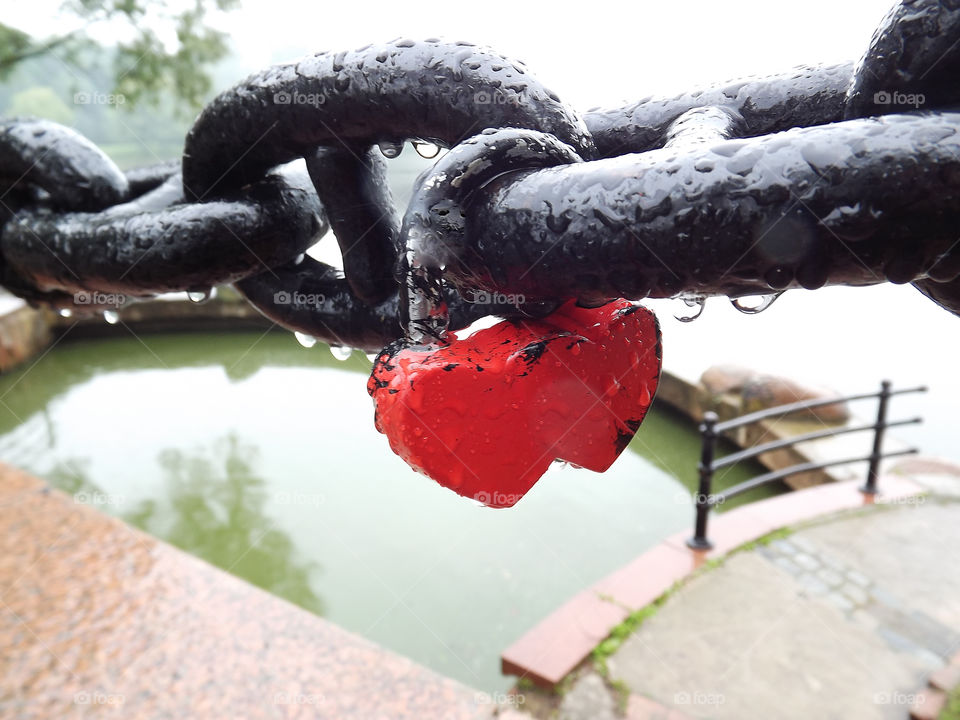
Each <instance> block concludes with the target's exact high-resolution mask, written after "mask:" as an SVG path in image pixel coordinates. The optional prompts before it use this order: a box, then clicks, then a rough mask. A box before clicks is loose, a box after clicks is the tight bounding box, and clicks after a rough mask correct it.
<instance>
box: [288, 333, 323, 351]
mask: <svg viewBox="0 0 960 720" xmlns="http://www.w3.org/2000/svg"><path fill="white" fill-rule="evenodd" d="M293 336H294V337H295V338H296V339H297V342H298V343H300V344H301V345H303V346H304V347H305V348H312V347H313V346H314V345H316V344H317V339H316V338H315V337H314V336H313V335H307V334H306V333H302V332H295V333H294V334H293Z"/></svg>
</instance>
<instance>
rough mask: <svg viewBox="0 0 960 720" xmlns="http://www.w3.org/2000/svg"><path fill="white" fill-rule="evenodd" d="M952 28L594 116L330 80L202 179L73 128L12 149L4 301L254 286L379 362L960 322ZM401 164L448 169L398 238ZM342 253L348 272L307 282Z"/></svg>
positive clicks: (238, 119) (248, 92)
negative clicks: (833, 306)
mask: <svg viewBox="0 0 960 720" xmlns="http://www.w3.org/2000/svg"><path fill="white" fill-rule="evenodd" d="M954 5H955V3H941V2H935V1H933V0H913V1H912V2H909V3H908V2H903V3H901V4H898V5H897V6H895V7H894V8H893V9H892V10H891V12H890V13H889V14H888V16H887V17H886V18H885V19H884V21H883V22H882V24H881V26H880V27H879V28H878V29H877V31H876V33H875V34H874V37H873V39H872V41H871V44H870V46H869V48H868V49H867V52H866V53H865V55H864V57H863V58H862V60H861V61H860V63H859V64H857V65H856V66H853V65H850V64H846V65H835V66H826V67H810V68H800V69H797V70H795V71H792V72H790V73H787V74H783V75H776V76H771V77H764V78H752V79H747V80H743V81H739V82H734V83H727V84H723V85H720V86H716V87H713V88H707V89H705V90H701V91H697V92H691V93H685V94H683V95H680V96H677V97H674V98H666V99H646V100H643V101H640V102H638V103H634V104H631V105H627V106H624V107H620V108H613V109H608V110H593V111H590V112H587V113H585V114H579V113H577V112H576V111H575V110H573V109H572V108H570V107H569V106H568V105H566V104H564V103H563V102H561V100H560V99H559V98H558V97H557V96H556V95H555V94H554V93H552V92H551V91H550V90H548V89H547V88H545V87H544V86H543V85H541V84H540V83H539V82H538V81H537V80H536V79H535V78H533V77H532V76H531V75H530V73H529V71H528V70H527V69H526V68H525V67H524V66H523V65H522V64H521V63H518V62H516V61H513V60H510V59H508V58H505V57H503V56H501V55H499V54H497V53H496V52H494V51H492V50H489V49H486V48H482V47H477V46H474V45H471V44H469V43H444V42H441V41H439V40H427V41H423V42H414V41H407V40H401V41H395V42H392V43H389V44H385V45H371V46H368V47H365V48H362V49H360V50H356V51H352V52H343V53H319V54H317V55H314V56H311V57H308V58H306V59H304V60H301V61H299V62H297V63H291V64H286V65H280V66H275V67H271V68H268V69H266V70H264V71H263V72H261V73H258V74H256V75H253V76H251V77H250V78H248V79H247V80H245V81H244V82H242V83H240V84H239V85H237V86H236V87H234V88H232V89H230V90H228V91H226V92H224V93H222V94H221V95H220V96H218V97H217V98H216V99H215V100H213V102H211V103H210V104H209V105H208V106H207V107H206V108H205V109H204V110H203V112H202V113H201V114H200V116H199V117H198V119H197V121H196V122H195V124H194V126H193V127H192V129H191V130H190V131H189V133H188V135H187V137H186V141H185V146H184V152H183V157H182V162H181V163H164V164H160V165H157V166H152V167H148V168H140V169H137V170H133V171H130V172H128V173H126V174H124V173H122V172H121V171H120V170H118V169H117V167H116V166H115V165H114V163H113V162H112V161H111V160H110V159H109V158H108V157H107V156H106V155H105V154H104V153H103V152H102V151H100V150H99V149H98V148H97V147H96V146H95V145H93V144H92V143H91V142H90V141H88V140H87V139H86V138H84V137H82V136H80V135H79V134H77V133H75V132H74V131H72V130H70V129H68V128H65V127H63V126H60V125H58V124H56V123H53V122H49V121H44V120H32V119H13V120H5V121H0V256H2V257H0V284H2V285H3V286H5V287H6V288H7V289H9V290H10V291H11V292H13V293H14V294H16V295H19V296H20V297H23V298H25V299H27V300H28V301H30V302H31V303H34V304H43V305H49V306H53V307H57V308H63V309H71V310H75V309H77V308H80V309H88V310H103V309H106V307H107V305H106V304H105V303H101V302H100V301H99V298H100V297H111V296H113V297H116V296H119V295H122V296H124V297H132V298H140V297H151V296H154V295H157V294H160V293H165V292H172V291H188V292H191V293H193V294H195V295H198V296H203V295H204V294H206V293H208V292H209V290H210V288H212V287H214V286H216V285H220V284H226V283H232V284H234V286H235V287H236V288H237V289H238V290H239V291H240V293H241V294H242V295H244V297H246V299H247V300H248V301H249V302H250V303H252V304H253V305H254V306H255V307H256V308H257V309H258V310H260V312H261V313H263V314H264V315H266V316H267V317H268V318H270V319H272V320H274V321H275V322H277V323H279V324H280V325H283V326H284V327H287V328H290V329H292V330H295V331H298V332H300V333H303V334H306V335H310V336H313V337H317V338H320V339H322V340H324V341H326V342H329V343H331V344H335V345H342V346H350V347H359V348H363V349H368V350H372V349H378V348H380V347H383V346H384V345H386V344H388V343H389V342H391V341H392V340H394V339H396V338H398V337H400V336H401V335H402V334H403V333H404V330H405V331H406V334H407V337H408V339H409V340H411V341H412V342H417V343H428V342H432V341H435V340H438V339H439V340H442V338H443V336H444V333H445V332H446V331H447V329H448V328H452V329H457V328H461V327H464V326H466V325H468V324H469V323H471V322H473V321H474V320H476V319H477V318H479V317H482V316H484V315H489V314H496V315H501V316H512V315H520V316H534V317H535V316H540V315H543V314H545V313H547V312H550V311H551V310H552V309H553V308H555V307H556V306H557V304H558V303H559V302H561V301H562V300H565V299H567V298H570V297H576V298H578V299H579V301H580V302H581V303H582V304H597V303H601V302H603V301H604V300H605V299H607V298H611V297H626V298H632V299H641V298H645V297H677V296H679V297H683V298H685V299H687V300H688V301H689V302H690V303H691V304H694V305H696V304H701V303H702V299H703V298H705V297H707V296H712V295H725V296H728V297H730V298H732V299H734V300H735V301H736V302H737V304H738V307H739V309H741V310H743V311H744V312H750V311H754V312H755V311H758V310H760V309H763V308H764V307H766V306H767V305H769V303H770V302H772V300H771V298H775V297H776V296H777V295H778V294H779V293H781V292H783V291H785V290H787V289H790V288H796V287H802V288H808V289H813V288H819V287H821V286H823V285H826V284H848V285H865V284H874V283H879V282H894V283H913V284H914V285H915V286H916V287H917V288H918V289H920V290H921V291H922V292H923V293H924V294H926V295H928V296H929V297H931V298H932V299H933V300H935V301H936V302H937V303H938V304H940V305H942V306H943V307H945V308H947V309H948V310H950V311H951V312H954V313H957V314H960V252H958V249H957V243H958V234H957V229H956V228H957V227H960V132H958V131H960V114H958V113H956V112H954V110H960V85H957V83H956V82H955V78H956V77H957V72H958V71H960V49H958V45H960V8H958V9H951V8H952V7H953V6H954ZM628 71H629V68H624V76H630V75H631V74H632V73H630V72H628ZM404 141H415V142H417V143H423V144H427V143H429V144H430V145H432V146H437V147H442V148H449V152H447V153H446V154H445V155H444V156H443V157H441V158H440V159H439V160H437V162H436V163H435V164H434V165H433V166H432V167H431V168H430V169H429V170H428V171H427V172H426V173H425V174H424V175H423V176H421V178H420V179H419V180H418V182H417V185H416V188H415V190H414V195H413V198H412V200H411V201H410V203H409V205H408V207H407V208H406V209H405V210H404V212H403V213H401V212H400V211H399V210H398V209H397V207H396V205H395V203H394V201H393V198H392V196H391V194H390V189H389V185H388V183H387V180H386V164H387V158H388V157H395V156H396V155H397V154H398V153H399V150H400V148H402V144H403V142H404ZM300 158H303V159H304V160H305V161H306V162H305V170H306V171H305V172H304V170H303V169H298V168H297V167H296V166H294V165H292V164H290V163H291V161H293V160H298V159H300ZM328 229H332V230H333V232H334V234H335V236H336V239H337V242H338V244H339V246H340V250H341V255H342V258H343V271H342V272H340V271H338V270H336V269H334V268H332V267H330V266H328V265H325V264H323V263H320V262H318V261H316V260H314V259H312V258H310V257H305V256H304V253H305V252H306V251H307V250H308V249H309V248H310V247H311V246H312V245H314V244H315V243H316V242H317V241H318V240H319V239H320V237H322V236H323V235H324V234H325V233H326V232H327V230H328ZM747 295H763V296H766V299H765V300H762V301H761V302H760V303H759V304H758V305H749V304H747V303H746V302H744V301H741V300H738V298H742V297H743V296H747Z"/></svg>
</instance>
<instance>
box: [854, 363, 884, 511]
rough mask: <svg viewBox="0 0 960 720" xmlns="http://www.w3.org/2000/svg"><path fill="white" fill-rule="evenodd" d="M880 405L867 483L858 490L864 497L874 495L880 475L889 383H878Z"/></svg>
mask: <svg viewBox="0 0 960 720" xmlns="http://www.w3.org/2000/svg"><path fill="white" fill-rule="evenodd" d="M879 398H880V403H879V405H878V406H877V429H876V432H875V433H874V435H873V452H872V453H871V454H870V467H869V468H868V469H867V482H866V484H865V485H864V486H863V487H862V488H860V492H862V493H863V494H864V495H876V494H877V492H878V490H877V478H878V476H879V474H880V458H881V456H882V455H883V433H884V430H886V424H887V403H888V402H889V400H890V381H889V380H884V381H883V382H882V383H880V395H879Z"/></svg>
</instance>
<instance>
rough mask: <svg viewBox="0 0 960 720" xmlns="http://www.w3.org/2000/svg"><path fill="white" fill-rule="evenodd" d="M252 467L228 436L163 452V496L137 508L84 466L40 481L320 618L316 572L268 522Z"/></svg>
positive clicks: (252, 456) (62, 464) (251, 456)
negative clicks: (200, 447) (207, 445)
mask: <svg viewBox="0 0 960 720" xmlns="http://www.w3.org/2000/svg"><path fill="white" fill-rule="evenodd" d="M256 460H257V449H256V447H255V446H254V445H252V444H249V443H243V442H241V440H240V439H239V438H238V437H237V436H236V435H235V434H232V433H231V434H228V435H226V436H224V437H220V438H218V439H217V440H215V441H214V442H213V444H212V447H211V449H210V451H205V450H197V451H192V452H187V451H184V450H182V449H180V448H167V449H164V450H161V451H160V453H159V454H158V456H157V463H158V465H159V466H160V468H162V474H163V478H164V480H163V484H162V491H161V492H159V493H157V495H156V496H155V497H150V498H145V499H141V500H140V501H138V502H136V503H133V502H130V501H129V498H126V497H125V496H123V495H122V494H117V493H108V492H107V491H106V490H105V489H104V488H103V487H102V486H100V485H98V484H97V483H95V482H94V481H92V480H91V479H90V477H89V470H88V467H89V465H90V461H89V459H86V458H70V459H67V460H60V461H58V462H57V463H56V464H55V465H53V467H52V468H51V469H50V470H49V471H47V473H46V477H47V479H48V480H49V481H50V483H51V484H52V485H54V486H55V487H57V488H59V489H60V490H63V491H64V492H65V493H67V494H68V495H71V496H73V497H74V499H75V500H76V501H77V502H81V503H84V504H91V505H94V506H97V507H99V508H100V509H102V510H104V511H107V512H111V511H113V512H116V514H118V515H119V516H120V517H121V518H122V519H123V520H124V521H125V522H127V523H129V524H130V525H133V526H134V527H138V528H140V529H141V530H143V531H145V532H147V533H149V534H151V535H153V536H155V537H158V538H161V539H162V540H165V541H167V542H169V543H170V544H171V545H175V546H176V547H178V548H180V549H181V550H184V551H186V552H188V553H190V554H192V555H195V556H197V557H201V558H203V559H204V560H206V561H207V562H209V563H211V564H213V565H216V566H217V567H219V568H221V569H223V570H226V571H228V572H231V573H233V574H234V575H238V576H240V577H242V578H244V579H245V580H247V581H248V582H250V583H252V584H253V585H256V586H257V587H259V588H262V589H264V590H267V591H268V592H272V593H274V594H276V595H278V596H280V597H282V598H285V599H287V600H289V601H290V602H293V603H296V604H297V605H299V606H300V607H303V608H306V609H307V610H310V611H312V612H314V613H316V614H318V615H323V614H324V610H325V608H324V603H323V601H322V600H321V598H320V597H319V595H318V594H317V593H316V591H315V590H314V589H313V585H312V584H311V579H312V578H315V577H316V576H317V575H319V573H320V564H319V563H318V562H316V561H315V560H304V559H302V558H301V557H300V555H299V553H298V552H297V548H296V547H295V545H294V542H293V541H292V540H291V538H290V537H289V536H288V535H287V534H285V533H284V532H282V531H281V529H280V528H278V526H277V522H276V521H275V520H273V519H271V518H270V516H269V515H268V513H267V505H268V504H269V500H270V499H271V495H270V493H269V492H268V485H267V482H266V481H265V480H264V478H263V477H262V476H260V475H258V474H257V473H256V472H255V470H254V468H255V464H256ZM131 505H132V507H130V506H131Z"/></svg>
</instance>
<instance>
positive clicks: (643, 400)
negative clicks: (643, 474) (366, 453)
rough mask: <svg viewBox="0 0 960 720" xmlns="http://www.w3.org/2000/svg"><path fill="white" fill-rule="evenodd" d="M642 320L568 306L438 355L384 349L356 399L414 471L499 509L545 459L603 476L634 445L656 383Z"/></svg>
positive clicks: (620, 304)
mask: <svg viewBox="0 0 960 720" xmlns="http://www.w3.org/2000/svg"><path fill="white" fill-rule="evenodd" d="M660 354H661V353H660V328H659V326H658V324H657V320H656V317H655V316H654V315H653V313H651V312H650V311H649V310H647V309H646V308H643V307H641V306H639V305H636V304H634V303H631V302H629V301H627V300H614V301H612V302H610V303H607V304H606V305H603V306H601V307H598V308H583V307H579V306H577V305H576V303H575V301H573V300H571V301H569V302H567V303H565V304H564V305H562V306H561V307H560V308H558V309H557V310H556V311H554V312H553V313H552V314H551V315H549V316H547V317H545V318H543V319H541V320H536V321H523V320H504V321H501V322H499V323H497V324H496V325H494V326H493V327H490V328H486V329H484V330H479V331H477V332H475V333H473V334H472V335H469V336H467V337H464V338H462V339H461V338H459V337H457V335H456V333H451V334H450V335H449V344H446V345H431V346H427V347H423V346H420V347H408V346H403V345H402V344H399V343H398V344H394V345H392V346H391V347H389V348H387V349H385V350H384V351H382V352H381V353H380V355H379V356H378V357H377V360H376V362H375V363H374V366H373V372H372V373H371V375H370V380H369V382H368V383H367V389H368V391H369V392H370V395H371V396H372V397H373V401H374V406H375V408H376V426H377V430H379V431H380V432H382V433H384V434H385V435H386V436H387V438H388V439H389V440H390V447H391V448H392V449H393V451H394V452H395V453H397V455H399V456H400V457H401V458H403V459H404V460H405V461H406V463H407V464H408V465H410V467H412V468H413V469H414V470H417V471H419V472H422V473H424V474H425V475H427V476H429V477H431V478H433V479H434V480H436V481H437V482H438V483H440V484H441V485H443V486H444V487H447V488H450V489H451V490H453V491H454V492H456V493H458V494H460V495H463V496H466V497H470V498H473V499H475V500H479V501H480V502H482V503H483V504H484V505H489V506H491V507H510V506H511V505H513V504H514V503H516V502H517V501H518V500H519V499H520V498H522V497H523V496H524V494H526V492H527V491H528V490H529V489H530V488H531V487H533V485H534V483H536V482H537V480H539V479H540V476H541V475H543V473H544V472H545V471H546V470H547V468H548V467H549V466H550V463H551V462H553V460H554V459H559V460H566V461H568V462H570V463H572V464H574V465H578V466H581V467H585V468H588V469H590V470H594V471H596V472H603V471H604V470H606V469H607V468H608V467H610V465H611V464H613V461H614V460H616V459H617V456H619V455H620V453H621V452H622V451H623V449H624V448H625V447H626V445H627V443H629V442H630V439H631V438H632V437H633V435H634V433H636V431H637V428H638V427H639V425H640V423H641V421H642V420H643V418H644V415H646V413H647V409H648V408H649V407H650V403H651V402H652V400H653V396H654V393H655V392H656V389H657V381H658V380H659V378H660Z"/></svg>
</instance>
